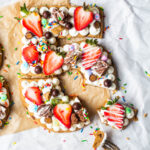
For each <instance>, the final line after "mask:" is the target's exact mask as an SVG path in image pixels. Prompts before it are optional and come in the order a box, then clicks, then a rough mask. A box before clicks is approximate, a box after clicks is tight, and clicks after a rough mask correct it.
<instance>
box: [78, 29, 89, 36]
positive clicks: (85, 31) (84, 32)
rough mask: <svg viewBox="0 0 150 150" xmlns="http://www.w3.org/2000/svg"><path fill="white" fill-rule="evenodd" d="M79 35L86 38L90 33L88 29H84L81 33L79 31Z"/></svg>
mask: <svg viewBox="0 0 150 150" xmlns="http://www.w3.org/2000/svg"><path fill="white" fill-rule="evenodd" d="M79 33H80V34H81V35H82V36H86V35H87V34H88V33H89V29H88V27H87V28H85V29H83V30H81V31H79Z"/></svg>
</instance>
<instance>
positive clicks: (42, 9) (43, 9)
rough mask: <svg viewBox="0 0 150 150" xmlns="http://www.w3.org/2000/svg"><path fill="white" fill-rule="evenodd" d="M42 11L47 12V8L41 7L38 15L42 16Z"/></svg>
mask: <svg viewBox="0 0 150 150" xmlns="http://www.w3.org/2000/svg"><path fill="white" fill-rule="evenodd" d="M44 11H48V8H47V7H41V8H40V14H41V15H43V12H44Z"/></svg>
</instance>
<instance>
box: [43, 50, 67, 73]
mask: <svg viewBox="0 0 150 150" xmlns="http://www.w3.org/2000/svg"><path fill="white" fill-rule="evenodd" d="M63 62H64V59H63V57H62V56H59V55H57V54H56V53H55V52H54V51H49V52H47V53H46V56H45V59H44V65H43V71H44V73H45V75H50V74H52V73H54V72H55V71H56V70H57V69H59V68H60V67H61V66H62V65H63Z"/></svg>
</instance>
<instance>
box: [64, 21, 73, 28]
mask: <svg viewBox="0 0 150 150" xmlns="http://www.w3.org/2000/svg"><path fill="white" fill-rule="evenodd" d="M65 27H66V29H71V28H72V27H73V26H72V23H70V22H67V23H66V25H65Z"/></svg>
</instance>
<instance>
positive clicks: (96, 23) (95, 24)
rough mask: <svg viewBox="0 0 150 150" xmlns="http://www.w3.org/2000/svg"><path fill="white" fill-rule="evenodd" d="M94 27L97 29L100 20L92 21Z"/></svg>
mask: <svg viewBox="0 0 150 150" xmlns="http://www.w3.org/2000/svg"><path fill="white" fill-rule="evenodd" d="M94 27H95V28H96V29H97V28H100V22H98V21H96V22H94Z"/></svg>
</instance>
